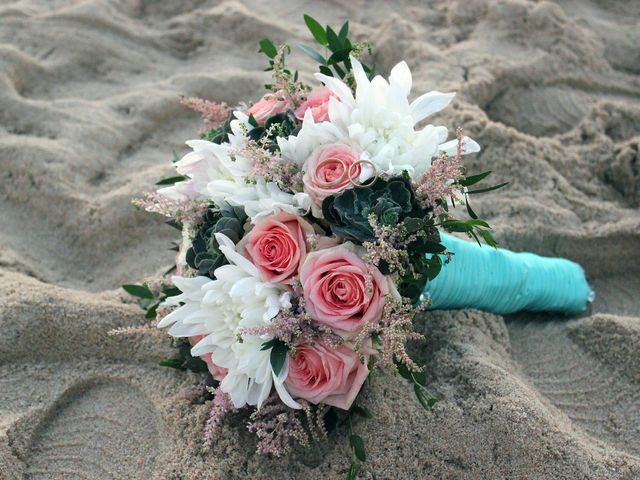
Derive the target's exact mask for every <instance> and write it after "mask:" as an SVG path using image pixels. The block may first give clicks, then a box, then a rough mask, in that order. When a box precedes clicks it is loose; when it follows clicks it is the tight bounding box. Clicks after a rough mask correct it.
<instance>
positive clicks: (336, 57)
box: [327, 48, 351, 64]
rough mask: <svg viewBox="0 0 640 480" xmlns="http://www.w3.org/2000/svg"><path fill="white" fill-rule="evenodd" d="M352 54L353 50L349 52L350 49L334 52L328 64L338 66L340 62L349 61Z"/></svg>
mask: <svg viewBox="0 0 640 480" xmlns="http://www.w3.org/2000/svg"><path fill="white" fill-rule="evenodd" d="M350 52H351V50H349V49H348V48H343V49H342V50H338V51H337V52H334V54H333V55H331V56H330V57H329V59H328V60H327V63H328V64H336V63H340V62H345V61H347V60H349V53H350Z"/></svg>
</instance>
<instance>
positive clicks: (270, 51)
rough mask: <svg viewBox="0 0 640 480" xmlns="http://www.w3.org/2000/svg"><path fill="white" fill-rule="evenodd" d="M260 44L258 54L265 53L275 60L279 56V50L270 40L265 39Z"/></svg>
mask: <svg viewBox="0 0 640 480" xmlns="http://www.w3.org/2000/svg"><path fill="white" fill-rule="evenodd" d="M258 44H259V45H260V50H258V52H262V53H264V54H265V55H266V56H267V57H269V58H274V57H275V56H276V55H277V54H278V49H277V48H276V46H275V45H274V44H273V41H271V40H269V39H268V38H263V39H262V40H260V42H258Z"/></svg>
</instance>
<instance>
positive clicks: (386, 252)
mask: <svg viewBox="0 0 640 480" xmlns="http://www.w3.org/2000/svg"><path fill="white" fill-rule="evenodd" d="M368 219H369V225H371V228H373V234H374V236H375V240H374V241H373V242H364V243H363V244H362V246H363V247H364V248H365V250H366V251H367V253H366V254H365V256H364V261H365V262H367V264H370V265H372V266H376V267H379V266H380V263H381V262H383V261H384V262H386V263H387V265H388V266H389V270H390V271H392V272H396V273H398V274H399V275H404V274H405V273H406V267H405V266H406V265H407V264H408V262H409V253H408V251H407V245H409V244H410V243H411V242H413V241H415V240H416V238H417V237H416V235H407V232H406V228H404V225H402V224H401V225H400V226H398V225H393V226H389V225H380V223H378V217H377V216H376V214H375V213H372V214H371V215H369V218H368Z"/></svg>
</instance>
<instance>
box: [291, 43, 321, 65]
mask: <svg viewBox="0 0 640 480" xmlns="http://www.w3.org/2000/svg"><path fill="white" fill-rule="evenodd" d="M298 48H299V49H300V50H301V51H302V52H303V53H305V54H307V55H309V56H310V57H311V58H313V59H314V60H315V61H316V62H318V63H319V64H320V65H324V64H325V63H327V61H326V60H325V58H324V57H323V56H322V55H321V54H320V53H318V52H317V51H315V50H314V49H313V48H311V47H307V46H306V45H303V44H299V45H298Z"/></svg>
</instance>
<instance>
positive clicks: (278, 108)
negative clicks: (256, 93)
mask: <svg viewBox="0 0 640 480" xmlns="http://www.w3.org/2000/svg"><path fill="white" fill-rule="evenodd" d="M288 98H289V97H288V96H287V94H286V93H285V92H276V93H267V94H266V95H265V96H264V97H262V98H261V99H260V100H259V101H258V102H256V103H255V104H254V105H253V106H252V107H251V108H249V109H248V110H247V112H246V113H247V115H253V118H255V119H256V122H258V125H264V122H266V121H267V119H268V118H269V117H272V116H273V115H275V114H277V113H282V112H284V111H285V110H286V109H288V108H290V107H291V104H290V102H289V101H288Z"/></svg>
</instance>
